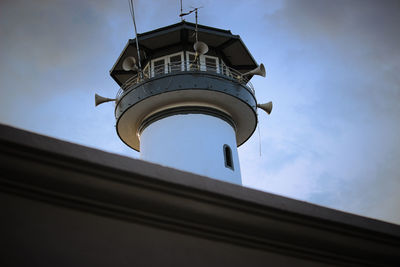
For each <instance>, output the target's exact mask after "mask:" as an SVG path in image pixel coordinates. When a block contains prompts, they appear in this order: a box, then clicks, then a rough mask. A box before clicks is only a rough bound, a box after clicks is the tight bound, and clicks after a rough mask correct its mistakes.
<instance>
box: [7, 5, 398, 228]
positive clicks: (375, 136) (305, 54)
mask: <svg viewBox="0 0 400 267" xmlns="http://www.w3.org/2000/svg"><path fill="white" fill-rule="evenodd" d="M199 6H202V8H201V9H199V24H202V25H207V26H211V27H216V28H221V29H229V30H231V32H232V33H233V34H238V35H240V36H241V38H242V40H243V42H244V43H245V44H246V46H247V48H248V49H249V50H250V51H251V53H252V55H253V57H254V58H255V59H256V61H257V62H259V63H264V65H265V67H266V70H267V76H266V78H262V77H257V76H255V77H253V79H252V83H253V85H254V87H255V89H256V97H257V101H258V102H259V103H265V102H268V101H273V103H274V109H273V111H272V113H271V115H270V116H268V115H266V114H265V113H262V112H260V113H259V122H260V123H259V130H257V131H256V132H255V133H254V134H253V136H252V137H251V138H250V139H249V140H248V141H247V142H246V143H245V144H244V145H242V146H241V147H239V157H240V164H241V170H242V180H243V185H244V186H247V187H250V188H254V189H258V190H261V191H265V192H269V193H274V194H278V195H282V196H285V197H290V198H294V199H298V200H302V201H307V202H310V203H314V204H318V205H322V206H326V207H330V208H334V209H338V210H342V211H346V212H350V213H354V214H359V215H362V216H366V217H371V218H376V219H379V220H383V221H387V222H392V223H396V224H400V194H399V193H398V192H399V190H400V138H399V136H400V123H399V121H400V120H399V118H400V105H399V101H400V16H399V15H398V14H399V13H400V2H399V1H391V0H383V1H375V0H352V1H348V0H336V1H316V0H301V1H300V0H287V1H284V0H269V1H257V0H248V1H232V0H230V1H228V0H225V1H223V0H222V1H211V0H197V1H195V0H191V1H187V0H183V8H184V11H188V10H189V9H191V7H199ZM179 10H180V6H179V0H173V1H171V0H168V1H155V0H146V1H144V0H136V1H135V11H136V23H137V29H138V32H140V33H143V32H146V31H150V30H153V29H156V28H159V27H163V26H167V25H170V24H174V23H178V22H179V21H180V18H179V17H178V15H179ZM187 21H190V22H194V16H192V17H191V16H188V17H187ZM129 38H134V30H133V24H132V20H131V17H130V13H129V8H128V1H125V0H121V1H107V0H79V1H78V0H35V1H21V0H2V1H1V2H0V123H3V124H8V125H11V126H14V127H18V128H21V129H25V130H29V131H33V132H36V133H40V134H44V135H47V136H51V137H55V138H58V139H62V140H66V141H69V142H74V143H78V144H81V145H85V146H89V147H93V148H97V149H101V150H104V151H107V152H112V153H117V154H121V155H125V156H128V157H132V158H138V157H139V154H138V153H137V152H135V151H133V150H131V149H129V148H128V147H126V146H125V145H124V144H123V143H122V141H120V140H119V139H118V136H117V134H116V131H115V118H114V105H113V104H111V103H108V104H103V105H100V106H99V107H97V108H95V107H94V94H95V93H98V94H100V95H102V96H106V97H111V98H112V97H115V94H116V93H117V91H118V89H119V87H118V85H117V84H116V83H115V82H114V81H113V80H112V78H111V77H110V76H109V70H110V69H111V68H112V66H113V64H114V62H115V61H116V59H117V58H118V56H119V54H120V53H121V51H122V50H123V48H124V46H125V44H126V42H127V41H128V39H129ZM260 151H261V153H260Z"/></svg>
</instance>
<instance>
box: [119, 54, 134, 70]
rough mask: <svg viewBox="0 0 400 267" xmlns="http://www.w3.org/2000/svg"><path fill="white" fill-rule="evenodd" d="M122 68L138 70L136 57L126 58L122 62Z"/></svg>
mask: <svg viewBox="0 0 400 267" xmlns="http://www.w3.org/2000/svg"><path fill="white" fill-rule="evenodd" d="M122 68H123V69H124V71H130V70H137V69H138V67H137V65H136V59H135V58H134V57H127V58H125V59H124V61H123V62H122Z"/></svg>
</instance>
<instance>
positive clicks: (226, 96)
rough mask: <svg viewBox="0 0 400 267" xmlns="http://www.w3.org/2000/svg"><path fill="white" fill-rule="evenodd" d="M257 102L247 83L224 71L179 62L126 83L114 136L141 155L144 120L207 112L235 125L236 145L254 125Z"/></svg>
mask: <svg viewBox="0 0 400 267" xmlns="http://www.w3.org/2000/svg"><path fill="white" fill-rule="evenodd" d="M256 105H257V102H256V99H255V95H254V89H253V87H252V85H251V84H250V83H249V81H248V80H247V79H246V78H245V77H243V76H242V74H241V73H240V72H238V71H236V70H233V69H230V68H228V67H226V66H218V67H216V66H215V65H212V66H207V65H202V64H196V63H193V62H191V63H189V62H188V63H187V64H184V62H180V63H179V64H169V65H168V66H167V67H164V66H161V67H160V68H159V69H158V68H157V67H155V68H153V69H148V70H147V71H146V72H144V73H143V74H139V75H135V76H133V77H131V78H130V79H129V80H127V81H126V83H125V84H123V86H122V87H121V89H120V90H119V92H118V94H117V101H116V108H115V117H116V119H117V133H118V135H119V136H120V138H121V140H122V141H123V142H125V143H126V144H127V145H128V146H130V147H132V148H133V149H135V150H137V151H139V150H140V133H139V129H140V127H141V124H142V123H143V121H144V120H146V119H147V118H148V117H150V116H152V115H154V114H156V113H159V112H162V111H165V110H168V109H171V108H177V107H207V108H210V109H214V110H218V111H221V112H223V113H225V114H227V115H228V116H229V117H231V118H232V120H233V122H234V124H235V127H234V128H235V132H236V140H237V145H238V146H239V145H241V144H242V143H244V142H245V141H246V140H247V139H248V138H249V137H250V136H251V135H252V133H253V132H254V130H255V127H256V125H257V113H256V110H257V107H256Z"/></svg>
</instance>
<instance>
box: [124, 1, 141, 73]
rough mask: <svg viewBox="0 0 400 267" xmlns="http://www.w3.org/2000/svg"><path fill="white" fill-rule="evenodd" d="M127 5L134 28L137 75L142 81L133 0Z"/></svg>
mask: <svg viewBox="0 0 400 267" xmlns="http://www.w3.org/2000/svg"><path fill="white" fill-rule="evenodd" d="M128 3H129V10H130V11H131V16H132V21H133V26H134V28H135V40H136V51H137V56H138V64H139V75H140V79H142V78H143V74H142V63H141V59H140V50H139V41H138V36H137V29H136V21H135V10H134V8H133V6H134V5H133V0H128Z"/></svg>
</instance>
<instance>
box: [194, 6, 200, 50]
mask: <svg viewBox="0 0 400 267" xmlns="http://www.w3.org/2000/svg"><path fill="white" fill-rule="evenodd" d="M195 14H196V42H197V41H199V40H198V38H197V8H195Z"/></svg>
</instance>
